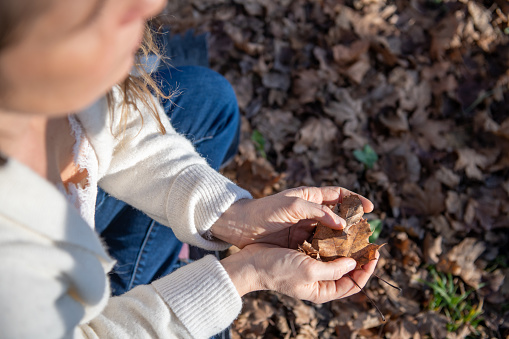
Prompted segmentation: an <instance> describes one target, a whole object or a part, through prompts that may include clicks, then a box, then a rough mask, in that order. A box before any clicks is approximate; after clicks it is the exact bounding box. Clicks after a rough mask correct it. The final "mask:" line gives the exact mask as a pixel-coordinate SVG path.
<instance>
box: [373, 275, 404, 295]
mask: <svg viewBox="0 0 509 339" xmlns="http://www.w3.org/2000/svg"><path fill="white" fill-rule="evenodd" d="M373 275H374V276H375V277H377V278H378V279H380V280H382V281H383V282H384V283H386V284H387V285H389V286H390V287H392V288H395V289H397V290H398V291H399V292H400V293H401V291H403V290H402V289H401V288H400V287H398V286H394V285H393V284H391V283H389V282H388V281H387V280H385V279H382V278H380V277H379V276H378V275H376V274H375V273H373Z"/></svg>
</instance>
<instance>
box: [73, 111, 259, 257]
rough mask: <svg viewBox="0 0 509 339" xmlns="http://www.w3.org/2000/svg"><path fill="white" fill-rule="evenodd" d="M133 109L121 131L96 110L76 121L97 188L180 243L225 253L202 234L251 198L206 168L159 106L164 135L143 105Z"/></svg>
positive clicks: (81, 115) (226, 245)
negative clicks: (90, 151)
mask: <svg viewBox="0 0 509 339" xmlns="http://www.w3.org/2000/svg"><path fill="white" fill-rule="evenodd" d="M137 106H138V107H139V108H140V110H139V112H131V115H130V117H129V119H128V120H127V122H126V124H125V126H121V128H116V127H112V122H111V119H109V118H108V119H106V118H105V117H109V116H110V115H108V114H105V113H104V112H102V110H101V109H97V108H96V109H95V110H94V109H90V110H88V112H84V113H83V114H80V116H79V119H80V121H81V122H82V125H83V126H84V128H85V130H86V131H87V136H89V140H90V142H91V144H92V146H93V147H94V150H95V151H96V154H97V156H98V160H99V167H100V169H99V175H100V177H101V179H100V181H99V185H100V186H101V187H102V188H103V189H104V190H105V191H107V192H108V193H109V194H111V195H113V196H114V197H116V198H118V199H120V200H122V201H125V202H126V203H128V204H130V205H131V206H133V207H135V208H137V209H140V210H142V211H143V212H145V213H146V214H147V215H148V216H150V217H151V218H152V219H154V220H156V221H158V222H160V223H161V224H163V225H167V226H170V227H171V228H172V229H173V231H174V233H175V235H176V236H177V237H178V238H179V239H180V240H181V241H183V242H186V243H190V244H193V245H196V246H199V247H202V248H206V249H210V250H221V249H225V248H227V247H228V244H226V243H224V242H221V241H218V240H216V241H210V240H208V238H210V237H208V234H207V233H208V231H209V229H210V228H211V227H212V225H213V224H214V222H215V221H216V220H217V219H218V218H219V217H220V216H221V214H222V213H223V212H224V211H226V210H227V209H228V208H229V207H230V206H231V205H232V204H233V203H234V202H236V201H237V200H239V199H243V198H251V195H250V194H249V193H248V192H247V191H245V190H243V189H241V188H240V187H238V186H237V185H235V184H234V183H233V182H231V181H230V180H228V179H227V178H225V177H224V176H222V175H221V174H219V173H218V172H216V171H215V170H214V169H212V168H211V167H210V166H208V164H207V162H206V161H205V159H203V158H202V157H201V156H200V155H199V154H198V153H197V152H196V151H195V149H194V146H193V145H192V144H191V142H190V141H189V140H187V139H186V138H185V137H184V136H182V135H180V134H178V133H177V132H176V131H175V130H174V129H173V127H172V126H171V124H170V122H169V120H168V118H167V116H166V114H165V113H164V112H163V109H162V107H161V106H160V105H158V106H157V107H158V109H159V115H160V117H161V120H162V122H163V125H164V127H165V129H166V134H161V133H160V131H159V129H158V125H157V122H156V120H155V119H154V118H153V117H152V116H150V114H149V112H148V109H146V108H144V107H146V105H143V104H141V103H138V105H137ZM98 111H99V112H100V113H98ZM117 111H118V110H117ZM118 114H119V113H117V115H118ZM101 119H102V120H101ZM123 127H125V128H123Z"/></svg>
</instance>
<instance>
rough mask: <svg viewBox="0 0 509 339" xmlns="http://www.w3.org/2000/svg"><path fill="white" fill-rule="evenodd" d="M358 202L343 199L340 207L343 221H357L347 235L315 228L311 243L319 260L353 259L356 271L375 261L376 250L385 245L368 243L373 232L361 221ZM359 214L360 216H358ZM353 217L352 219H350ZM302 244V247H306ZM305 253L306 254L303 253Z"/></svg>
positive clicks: (337, 231) (367, 224)
mask: <svg viewBox="0 0 509 339" xmlns="http://www.w3.org/2000/svg"><path fill="white" fill-rule="evenodd" d="M358 202H360V199H359V198H358V197H357V196H355V195H350V196H348V197H345V198H343V202H342V204H341V205H344V206H343V207H342V206H341V205H340V207H339V208H340V213H341V214H340V216H341V217H342V218H343V219H345V220H346V219H348V218H349V217H350V218H351V219H350V221H352V220H355V219H359V221H358V222H356V223H354V224H352V225H350V227H349V229H348V234H347V233H345V232H344V231H343V230H333V229H331V228H329V227H327V226H324V225H322V224H320V223H319V224H318V226H317V227H316V232H315V235H314V236H313V240H312V242H311V244H312V248H313V249H314V250H316V251H318V254H319V256H320V260H322V261H332V260H335V259H337V258H341V257H348V258H353V259H355V261H357V267H356V269H360V268H361V267H362V265H365V264H367V263H368V262H369V261H371V260H374V259H375V255H376V252H377V250H378V249H379V248H380V247H382V246H383V245H385V244H382V245H375V244H371V243H369V237H370V236H371V234H373V232H372V231H371V229H370V227H369V223H368V222H367V221H366V219H362V215H363V213H359V208H358ZM359 214H360V216H359ZM352 217H353V219H352ZM308 244H309V243H306V242H305V243H304V244H303V246H302V247H304V246H305V247H308ZM305 253H307V252H305Z"/></svg>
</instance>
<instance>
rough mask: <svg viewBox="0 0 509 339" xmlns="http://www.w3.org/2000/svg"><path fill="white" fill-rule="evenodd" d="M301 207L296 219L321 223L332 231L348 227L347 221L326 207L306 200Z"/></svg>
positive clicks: (301, 203)
mask: <svg viewBox="0 0 509 339" xmlns="http://www.w3.org/2000/svg"><path fill="white" fill-rule="evenodd" d="M299 205H301V206H300V207H299V208H298V209H299V211H298V212H297V213H298V214H297V215H296V216H295V217H296V219H299V220H303V219H311V220H316V221H319V222H321V223H322V224H323V225H325V226H327V227H330V228H332V229H336V230H340V229H343V228H344V227H345V226H346V221H345V220H344V219H343V218H341V217H340V216H339V215H337V214H336V213H334V212H333V211H332V210H331V209H330V208H328V207H327V206H324V205H319V204H315V203H312V202H309V201H306V200H300V201H299Z"/></svg>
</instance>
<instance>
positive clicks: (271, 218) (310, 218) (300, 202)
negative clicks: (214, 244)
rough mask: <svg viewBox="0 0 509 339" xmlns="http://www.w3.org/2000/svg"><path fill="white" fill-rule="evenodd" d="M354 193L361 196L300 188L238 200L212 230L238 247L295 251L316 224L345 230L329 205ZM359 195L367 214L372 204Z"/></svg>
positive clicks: (340, 190) (337, 189)
mask: <svg viewBox="0 0 509 339" xmlns="http://www.w3.org/2000/svg"><path fill="white" fill-rule="evenodd" d="M351 194H355V195H358V194H356V193H353V192H351V191H349V190H346V189H344V188H341V187H299V188H295V189H289V190H286V191H283V192H280V193H278V194H275V195H271V196H268V197H265V198H261V199H253V200H248V199H243V200H239V201H237V202H236V203H235V204H233V205H232V206H231V207H230V208H229V209H228V210H227V211H226V212H225V213H223V215H221V217H220V218H219V219H218V220H217V221H216V223H215V224H214V225H213V226H212V229H211V231H212V234H213V235H214V236H215V237H216V238H218V239H221V240H223V241H226V242H228V243H230V244H233V245H235V246H237V247H239V248H243V247H245V246H246V245H249V244H253V243H259V242H263V243H268V244H274V245H278V246H282V247H288V248H296V247H297V245H298V244H301V243H302V242H303V241H304V240H307V239H308V238H309V237H310V235H311V234H312V232H313V229H314V228H315V226H316V224H317V222H321V223H322V224H323V225H325V226H328V227H330V228H332V229H342V228H343V226H344V223H345V221H344V220H343V219H341V218H340V217H339V216H337V215H336V214H335V213H334V212H332V210H331V209H330V208H329V207H328V206H330V205H335V204H337V203H341V202H342V201H343V197H345V196H348V195H351ZM358 196H359V198H360V199H361V201H362V205H363V207H364V212H365V213H368V212H371V211H372V210H373V204H372V203H371V201H369V200H368V199H366V198H364V197H362V196H360V195H358ZM290 228H291V229H290Z"/></svg>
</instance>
